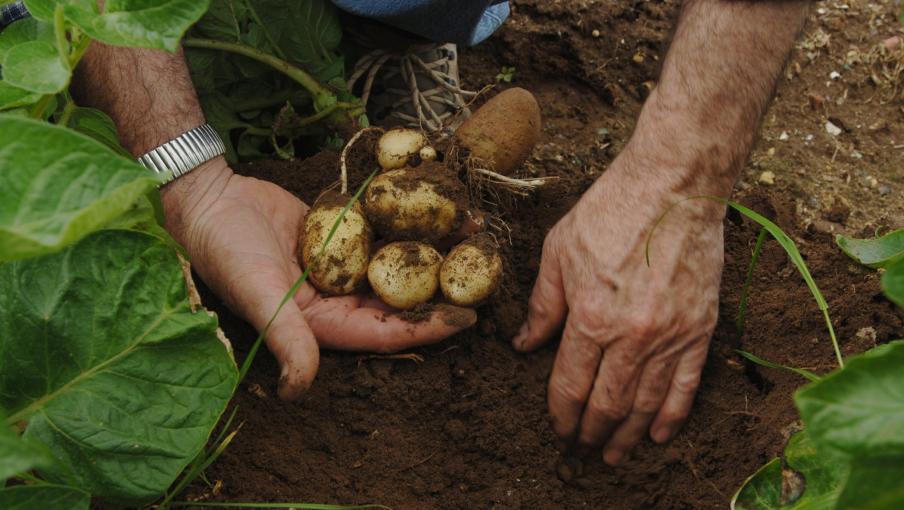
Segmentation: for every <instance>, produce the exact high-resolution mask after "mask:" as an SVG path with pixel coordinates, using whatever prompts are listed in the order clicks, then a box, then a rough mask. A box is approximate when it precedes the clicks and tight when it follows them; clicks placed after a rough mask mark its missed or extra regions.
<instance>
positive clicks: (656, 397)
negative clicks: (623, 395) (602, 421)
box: [603, 357, 675, 466]
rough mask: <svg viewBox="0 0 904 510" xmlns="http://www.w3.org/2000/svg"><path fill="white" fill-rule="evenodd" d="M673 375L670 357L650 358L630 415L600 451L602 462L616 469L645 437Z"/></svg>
mask: <svg viewBox="0 0 904 510" xmlns="http://www.w3.org/2000/svg"><path fill="white" fill-rule="evenodd" d="M674 372H675V362H673V361H672V358H671V357H669V358H667V359H666V358H652V359H650V360H649V361H648V362H647V364H646V366H645V367H644V368H643V373H642V375H641V376H640V382H638V383H637V393H636V394H635V396H634V404H633V407H632V409H631V414H629V415H628V418H627V419H626V420H625V421H624V422H622V424H621V425H619V426H618V428H616V429H615V432H614V433H613V434H612V437H611V438H610V439H609V442H608V443H606V447H605V448H604V449H603V460H604V461H605V462H606V464H609V465H611V466H616V465H618V464H620V463H621V461H622V460H623V459H624V458H625V456H627V454H628V452H630V451H631V449H632V448H634V446H636V445H637V443H639V442H640V440H641V439H643V437H644V436H645V435H646V434H647V431H648V430H649V427H650V423H651V422H652V421H653V418H654V417H655V416H656V413H657V412H658V411H659V408H660V407H662V403H663V401H665V396H666V394H667V393H668V391H669V381H671V380H672V374H673V373H674Z"/></svg>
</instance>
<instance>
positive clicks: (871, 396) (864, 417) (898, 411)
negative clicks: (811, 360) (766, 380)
mask: <svg viewBox="0 0 904 510" xmlns="http://www.w3.org/2000/svg"><path fill="white" fill-rule="evenodd" d="M902 367H904V341H901V340H899V341H896V342H892V343H889V344H885V345H881V346H879V347H876V348H874V349H871V350H869V351H867V352H865V353H863V354H861V355H859V356H856V357H854V358H851V359H850V360H849V361H848V363H847V365H846V366H845V368H844V369H842V370H836V371H835V372H833V373H831V374H829V375H827V376H825V377H823V378H822V379H821V380H820V381H819V382H816V383H813V384H810V385H808V386H806V387H804V388H802V389H800V390H798V391H797V394H796V395H795V396H794V400H795V402H796V403H797V407H798V408H799V409H800V414H801V417H802V418H803V421H804V423H805V424H806V427H807V432H808V434H809V435H810V437H811V438H812V440H813V442H815V443H816V444H818V445H819V446H820V447H822V448H829V449H832V450H834V451H838V452H842V453H845V454H847V455H850V456H852V457H859V458H862V457H882V456H904V434H902V433H901V431H902V430H904V375H902V374H904V372H902Z"/></svg>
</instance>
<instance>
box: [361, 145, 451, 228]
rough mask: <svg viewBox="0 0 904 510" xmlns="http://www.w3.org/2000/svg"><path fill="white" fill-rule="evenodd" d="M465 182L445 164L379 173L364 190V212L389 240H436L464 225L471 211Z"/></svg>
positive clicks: (423, 164)
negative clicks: (465, 218) (466, 215)
mask: <svg viewBox="0 0 904 510" xmlns="http://www.w3.org/2000/svg"><path fill="white" fill-rule="evenodd" d="M467 197H468V193H467V189H465V186H464V184H462V183H461V181H459V180H458V178H457V177H456V176H455V175H454V174H452V173H451V172H450V171H448V170H447V169H446V168H445V167H444V166H443V165H442V164H441V163H437V162H432V161H427V162H424V163H422V164H421V165H420V166H418V167H417V168H400V169H398V170H390V171H388V172H385V173H383V174H380V175H378V176H377V177H376V178H374V180H373V181H372V182H371V183H370V186H368V188H367V190H366V191H365V192H364V211H365V212H366V213H367V218H368V220H369V221H370V222H371V224H372V225H373V226H374V228H375V229H376V231H377V232H378V233H379V234H380V235H381V236H383V238H384V239H386V240H388V241H396V240H400V239H401V240H417V241H435V240H438V239H442V238H443V237H446V236H447V235H449V234H450V233H452V232H454V231H455V230H456V229H458V227H459V226H461V223H462V220H463V219H464V211H467V209H468V207H467V202H468V198H467Z"/></svg>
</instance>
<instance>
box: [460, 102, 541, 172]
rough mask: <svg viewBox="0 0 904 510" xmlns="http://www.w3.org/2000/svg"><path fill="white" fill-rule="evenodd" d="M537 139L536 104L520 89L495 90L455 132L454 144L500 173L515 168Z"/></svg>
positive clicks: (537, 115)
mask: <svg viewBox="0 0 904 510" xmlns="http://www.w3.org/2000/svg"><path fill="white" fill-rule="evenodd" d="M539 141H540V106H539V105H538V104H537V100H536V99H535V98H534V96H533V94H531V93H530V92H528V91H526V90H524V89H521V88H511V89H508V90H505V91H503V92H501V93H499V95H497V96H496V97H494V98H492V99H490V100H489V101H487V102H486V104H485V105H483V106H481V107H480V109H478V110H477V111H476V112H474V115H472V116H471V118H469V119H468V120H466V121H465V122H464V123H463V124H462V125H461V127H459V128H458V130H457V131H456V132H455V145H456V146H457V147H460V148H465V149H467V150H468V151H470V155H471V156H472V157H474V158H477V159H479V160H481V161H483V162H485V163H486V164H487V165H489V166H490V167H491V168H488V170H492V171H494V172H497V173H500V174H503V175H511V174H512V173H513V172H514V171H515V170H516V169H518V167H520V166H521V164H522V163H524V160H525V159H527V157H528V156H530V153H531V151H532V150H533V148H534V146H535V145H537V142H539Z"/></svg>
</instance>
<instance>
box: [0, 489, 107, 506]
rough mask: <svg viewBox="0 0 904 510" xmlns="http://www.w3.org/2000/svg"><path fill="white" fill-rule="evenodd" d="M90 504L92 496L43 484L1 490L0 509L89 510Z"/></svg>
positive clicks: (77, 490) (83, 492)
mask: <svg viewBox="0 0 904 510" xmlns="http://www.w3.org/2000/svg"><path fill="white" fill-rule="evenodd" d="M90 503H91V495H90V494H88V493H87V492H85V491H83V490H81V489H77V488H75V487H69V486H66V485H55V484H49V483H42V484H37V485H15V486H12V487H6V488H4V489H0V508H3V509H4V510H35V509H38V508H40V509H42V510H43V509H47V510H53V509H60V510H62V509H66V510H88V505H89V504H90Z"/></svg>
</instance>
